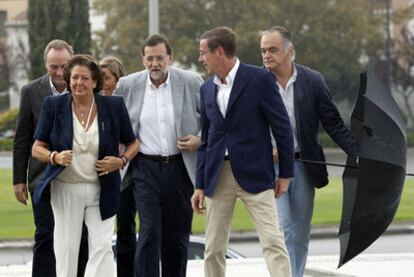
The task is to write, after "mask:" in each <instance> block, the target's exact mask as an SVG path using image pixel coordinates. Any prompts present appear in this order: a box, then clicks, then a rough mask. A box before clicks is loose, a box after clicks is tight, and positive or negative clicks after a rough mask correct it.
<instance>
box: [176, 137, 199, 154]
mask: <svg viewBox="0 0 414 277" xmlns="http://www.w3.org/2000/svg"><path fill="white" fill-rule="evenodd" d="M200 143H201V139H200V137H198V136H194V135H187V136H185V137H182V138H180V139H178V140H177V148H178V149H180V150H187V151H194V150H197V148H198V147H199V146H200Z"/></svg>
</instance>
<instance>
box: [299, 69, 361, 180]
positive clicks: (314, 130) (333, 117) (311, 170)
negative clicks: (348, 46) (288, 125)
mask: <svg viewBox="0 0 414 277" xmlns="http://www.w3.org/2000/svg"><path fill="white" fill-rule="evenodd" d="M295 67H296V70H297V76H296V82H295V83H294V107H295V120H296V132H297V139H298V144H299V145H300V149H301V150H300V151H301V156H302V157H301V158H302V159H304V160H314V161H323V162H324V161H325V155H324V153H323V150H322V147H321V146H320V144H319V142H318V129H319V123H321V124H322V127H323V128H324V129H325V131H326V132H327V133H328V134H329V135H330V137H331V138H332V139H333V140H334V141H335V142H336V143H337V144H338V145H339V146H340V147H341V148H342V149H343V150H344V151H345V152H346V153H347V154H348V155H349V156H350V157H351V158H353V159H356V157H357V156H358V153H359V145H358V143H357V142H356V140H355V138H354V136H353V135H352V133H351V132H350V131H349V129H348V128H347V127H346V126H345V124H344V122H343V120H342V118H341V116H340V114H339V112H338V109H337V108H336V106H335V104H334V103H333V101H332V97H331V94H330V92H329V89H328V86H327V85H326V83H325V80H324V79H323V77H322V75H321V74H320V73H319V72H317V71H314V70H312V69H310V68H307V67H304V66H301V65H299V64H295ZM305 168H306V171H307V173H308V175H309V177H310V179H311V182H312V183H313V185H314V186H315V187H317V188H320V187H323V186H325V185H326V184H328V172H327V169H326V165H325V164H320V165H319V164H310V163H305Z"/></svg>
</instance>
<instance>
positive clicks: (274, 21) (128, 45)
mask: <svg viewBox="0 0 414 277" xmlns="http://www.w3.org/2000/svg"><path fill="white" fill-rule="evenodd" d="M147 2H148V1H146V0H126V1H125V0H94V4H93V5H94V7H95V8H96V9H97V11H98V12H99V13H101V14H105V15H106V16H107V20H106V29H105V30H103V31H101V32H99V33H98V34H97V37H98V39H97V43H96V44H95V47H94V49H93V51H94V52H95V54H97V55H98V56H103V55H109V54H110V55H116V56H118V57H119V58H121V59H122V60H123V61H124V63H125V64H126V67H127V69H128V71H130V72H131V71H136V70H137V69H141V68H142V65H140V62H139V56H140V48H141V46H142V43H143V41H144V39H145V38H146V37H147V36H148V31H147V30H148V23H147V21H148V5H147ZM365 3H366V1H359V0H349V1H332V0H320V1H307V0H280V1H272V0H261V1H249V0H237V1H236V0H227V1H218V0H160V1H159V6H160V11H159V13H160V29H161V30H160V32H161V33H162V34H164V35H166V36H167V37H168V38H169V40H170V41H171V43H172V45H173V47H174V49H175V55H174V56H175V60H176V61H177V62H178V63H179V64H180V65H181V66H183V67H187V68H196V69H197V70H199V71H200V72H203V70H202V68H201V66H200V64H199V63H198V61H197V60H198V43H197V41H198V38H199V37H200V35H201V34H202V33H203V32H204V31H205V30H208V29H210V28H213V27H217V26H222V25H226V26H229V27H231V28H233V29H234V30H235V31H236V32H237V33H238V36H239V37H238V39H239V43H238V44H239V45H238V56H239V58H240V59H241V60H242V61H244V62H246V63H252V64H257V65H261V64H262V62H261V56H260V50H259V37H258V31H259V30H263V29H267V28H269V27H271V26H273V25H284V26H286V27H287V28H288V29H289V30H290V31H291V33H292V34H293V38H294V44H295V46H296V50H297V61H298V62H299V63H302V64H304V65H307V66H310V67H312V68H314V69H316V70H318V71H320V72H321V73H322V74H323V75H324V76H325V77H326V79H327V82H328V85H329V86H330V88H331V90H332V93H333V95H334V96H335V97H336V98H353V97H354V96H355V95H356V93H357V90H358V79H359V78H358V75H359V72H360V71H361V66H360V64H359V62H358V60H359V58H360V57H361V55H363V54H364V55H369V56H374V55H378V52H379V49H380V48H381V47H382V44H381V43H382V39H383V37H382V36H381V34H380V31H381V30H380V28H379V26H380V24H379V20H380V19H377V18H374V17H370V16H368V10H369V9H368V8H367V7H366V6H365Z"/></svg>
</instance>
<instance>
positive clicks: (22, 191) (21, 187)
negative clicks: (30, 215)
mask: <svg viewBox="0 0 414 277" xmlns="http://www.w3.org/2000/svg"><path fill="white" fill-rule="evenodd" d="M13 190H14V195H15V196H16V199H17V201H19V202H20V203H22V204H23V205H27V199H28V198H29V196H28V193H27V185H26V184H24V183H19V184H15V185H14V186H13Z"/></svg>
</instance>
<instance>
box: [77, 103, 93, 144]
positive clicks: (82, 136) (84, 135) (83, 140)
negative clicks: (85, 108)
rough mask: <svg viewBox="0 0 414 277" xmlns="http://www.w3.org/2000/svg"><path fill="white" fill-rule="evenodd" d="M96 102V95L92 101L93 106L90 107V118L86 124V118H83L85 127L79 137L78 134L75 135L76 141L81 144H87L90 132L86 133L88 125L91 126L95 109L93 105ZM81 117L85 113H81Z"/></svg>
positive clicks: (82, 122) (82, 123)
mask: <svg viewBox="0 0 414 277" xmlns="http://www.w3.org/2000/svg"><path fill="white" fill-rule="evenodd" d="M94 104H95V97H93V98H92V103H91V106H90V108H89V113H88V118H87V120H86V125H85V121H84V119H82V120H81V125H82V127H83V130H82V132H81V133H80V134H79V138H78V137H77V135H76V134H74V135H73V137H74V139H75V141H76V142H77V143H78V144H79V145H83V144H86V143H87V141H88V134H87V133H86V131H87V129H88V126H89V122H90V120H91V116H92V111H93V106H94ZM72 105H73V107H74V104H73V102H72ZM81 117H83V114H81Z"/></svg>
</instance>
